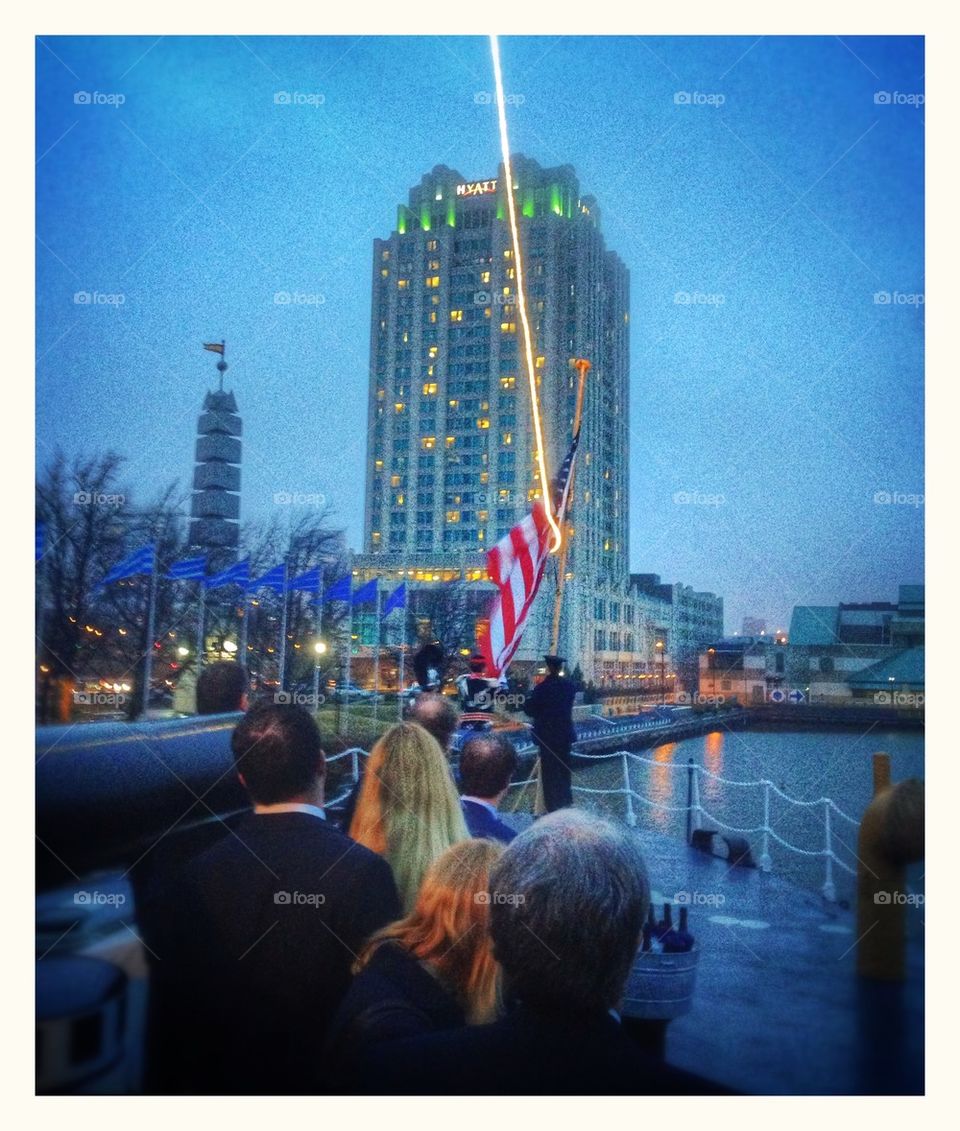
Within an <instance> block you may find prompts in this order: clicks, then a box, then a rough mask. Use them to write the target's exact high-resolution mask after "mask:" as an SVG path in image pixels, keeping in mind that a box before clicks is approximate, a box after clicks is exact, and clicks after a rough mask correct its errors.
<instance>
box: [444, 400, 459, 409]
mask: <svg viewBox="0 0 960 1131" xmlns="http://www.w3.org/2000/svg"><path fill="white" fill-rule="evenodd" d="M447 404H448V405H449V406H450V408H458V407H459V405H460V402H459V401H447Z"/></svg>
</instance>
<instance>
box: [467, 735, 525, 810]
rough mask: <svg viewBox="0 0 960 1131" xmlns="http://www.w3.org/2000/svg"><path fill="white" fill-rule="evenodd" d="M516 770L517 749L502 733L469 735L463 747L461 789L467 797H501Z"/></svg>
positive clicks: (486, 798) (484, 798) (485, 798)
mask: <svg viewBox="0 0 960 1131" xmlns="http://www.w3.org/2000/svg"><path fill="white" fill-rule="evenodd" d="M516 771H517V752H516V750H514V748H513V743H512V742H511V741H510V740H509V739H508V738H506V737H505V736H504V735H502V734H496V733H492V734H480V735H477V736H476V737H475V738H469V739H467V741H466V742H465V743H464V744H463V747H462V749H461V750H460V792H461V793H463V794H464V795H465V796H467V797H479V798H481V799H483V800H488V799H489V798H493V797H497V796H498V795H499V794H501V793H503V791H504V790H505V789H506V788H507V786H508V785H509V784H510V779H511V778H512V777H513V775H514V774H515V773H516Z"/></svg>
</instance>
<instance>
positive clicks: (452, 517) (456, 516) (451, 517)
mask: <svg viewBox="0 0 960 1131" xmlns="http://www.w3.org/2000/svg"><path fill="white" fill-rule="evenodd" d="M459 521H460V512H459V511H447V522H459Z"/></svg>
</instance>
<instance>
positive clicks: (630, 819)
mask: <svg viewBox="0 0 960 1131" xmlns="http://www.w3.org/2000/svg"><path fill="white" fill-rule="evenodd" d="M620 759H621V761H622V763H623V788H624V789H625V790H626V796H627V824H628V825H629V826H630V827H631V828H634V827H635V825H636V823H637V816H636V814H635V813H634V811H633V794H632V793H631V792H630V763H629V761H628V760H627V755H626V754H625V753H624V754H621V755H620Z"/></svg>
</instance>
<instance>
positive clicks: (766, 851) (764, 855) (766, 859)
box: [760, 781, 772, 872]
mask: <svg viewBox="0 0 960 1131" xmlns="http://www.w3.org/2000/svg"><path fill="white" fill-rule="evenodd" d="M771 867H772V864H771V861H770V783H769V782H768V781H765V782H764V783H763V852H761V854H760V871H761V872H769V871H770V869H771Z"/></svg>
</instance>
